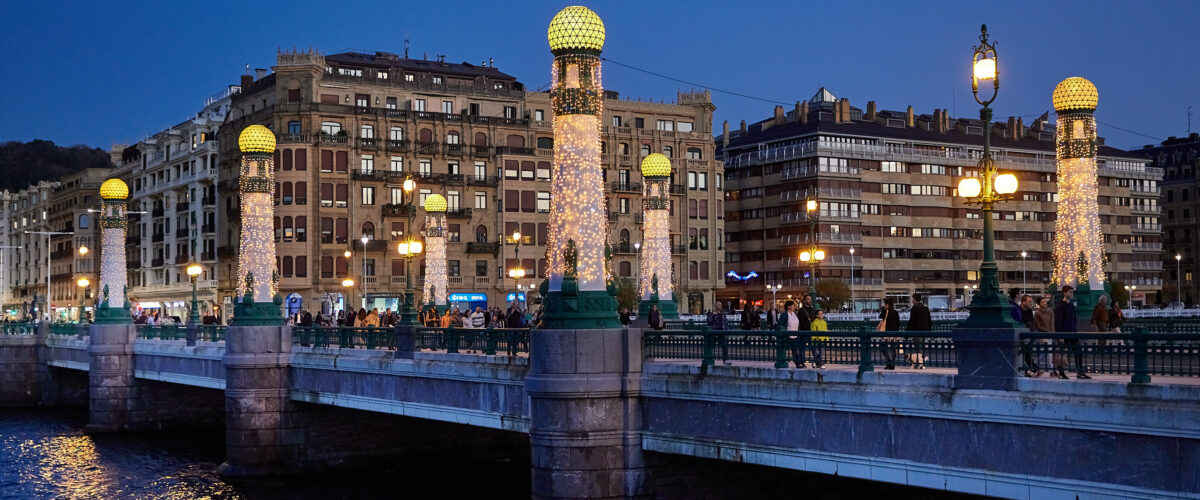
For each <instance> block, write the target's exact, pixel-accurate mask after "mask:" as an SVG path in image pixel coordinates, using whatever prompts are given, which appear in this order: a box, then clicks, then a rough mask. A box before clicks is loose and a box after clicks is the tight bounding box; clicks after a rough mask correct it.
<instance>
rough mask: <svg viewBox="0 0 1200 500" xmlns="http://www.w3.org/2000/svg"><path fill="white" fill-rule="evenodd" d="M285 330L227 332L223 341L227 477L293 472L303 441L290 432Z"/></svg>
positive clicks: (222, 470)
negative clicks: (298, 449) (291, 467)
mask: <svg viewBox="0 0 1200 500" xmlns="http://www.w3.org/2000/svg"><path fill="white" fill-rule="evenodd" d="M291 351H292V329H291V327H288V326H283V325H280V326H230V327H229V328H228V333H227V334H226V337H225V354H224V357H223V358H222V359H221V363H222V365H224V366H225V463H223V464H221V466H220V467H219V468H218V469H217V473H218V474H220V475H222V476H228V477H244V476H266V475H280V474H287V473H289V472H293V471H292V470H290V468H289V467H288V465H295V458H296V455H297V450H296V449H297V448H298V447H299V445H300V443H299V442H298V441H301V440H302V439H303V438H302V437H301V435H302V432H300V430H298V429H290V428H289V426H291V425H292V424H293V423H294V419H293V418H291V415H290V410H291V403H290V401H289V398H288V392H289V390H290V387H291V376H290V373H289V370H290V368H289V359H290V357H291Z"/></svg>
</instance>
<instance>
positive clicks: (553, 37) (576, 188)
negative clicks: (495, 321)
mask: <svg viewBox="0 0 1200 500" xmlns="http://www.w3.org/2000/svg"><path fill="white" fill-rule="evenodd" d="M547 38H548V39H549V41H550V52H551V53H553V54H554V65H553V72H552V73H553V74H552V76H551V79H552V88H551V90H550V99H551V105H552V107H553V108H554V171H553V173H552V175H551V179H552V185H551V188H550V189H551V191H550V199H551V207H550V234H549V237H550V238H549V239H550V241H549V244H548V245H547V246H546V253H547V259H548V261H549V269H548V272H549V275H550V279H549V280H548V282H549V283H548V285H547V294H546V297H545V301H544V302H545V308H546V310H545V317H546V318H547V325H548V326H549V327H550V328H605V327H616V326H619V325H620V323H619V322H618V321H617V316H616V301H615V300H613V298H612V297H611V296H609V295H608V293H607V291H606V282H605V275H604V243H605V235H606V230H607V228H608V218H607V217H608V214H607V213H605V207H604V186H603V179H602V175H601V167H600V117H601V116H602V114H603V107H604V106H603V105H604V90H603V88H602V87H601V85H600V50H601V49H602V48H603V47H604V23H603V22H602V21H601V20H600V17H599V16H597V15H596V13H595V12H592V11H591V10H589V9H587V8H586V7H578V6H575V7H567V8H565V9H563V10H562V11H560V12H559V13H558V14H557V15H555V16H554V19H553V20H551V21H550V28H549V30H548V31H547Z"/></svg>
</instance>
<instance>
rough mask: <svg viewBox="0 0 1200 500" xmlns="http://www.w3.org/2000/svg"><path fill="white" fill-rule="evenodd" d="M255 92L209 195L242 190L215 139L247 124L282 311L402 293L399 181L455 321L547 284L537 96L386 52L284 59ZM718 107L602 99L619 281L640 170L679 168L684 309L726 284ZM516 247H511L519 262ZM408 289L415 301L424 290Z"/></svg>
mask: <svg viewBox="0 0 1200 500" xmlns="http://www.w3.org/2000/svg"><path fill="white" fill-rule="evenodd" d="M256 76H257V77H251V76H249V75H248V76H245V77H243V82H242V88H243V90H242V93H241V94H239V95H237V96H235V97H234V99H233V103H232V111H231V113H230V116H229V117H228V119H227V120H226V123H225V125H224V126H222V128H221V131H220V135H221V138H222V140H221V141H220V144H221V151H220V162H221V163H220V179H221V185H223V186H224V185H232V183H235V182H237V178H236V175H237V168H236V167H237V165H238V158H239V157H238V151H237V148H236V141H233V140H225V138H231V139H232V138H234V137H236V135H237V134H238V133H239V132H240V131H241V130H242V129H243V128H245V127H246V126H248V125H251V124H262V125H266V126H267V127H269V128H271V129H272V130H273V131H275V133H276V135H277V137H278V140H277V142H278V146H277V152H276V162H275V164H276V169H277V172H276V180H277V182H278V185H277V186H276V190H275V191H276V192H275V195H276V209H275V216H276V240H277V242H278V243H277V249H278V250H277V255H278V263H277V264H278V269H279V271H280V281H279V288H280V290H281V292H282V294H283V295H284V296H285V297H286V299H285V300H286V302H285V306H286V308H287V309H289V311H295V310H297V309H299V308H301V307H312V311H313V312H314V313H315V312H317V311H319V310H321V309H322V305H323V304H329V306H331V307H332V308H333V309H340V308H342V307H344V306H346V305H350V306H352V307H354V308H358V307H363V306H365V307H366V308H367V309H370V308H372V307H378V308H380V309H383V308H390V309H393V310H394V309H395V308H396V307H397V301H398V299H399V298H400V297H401V293H402V292H403V288H404V283H405V277H404V274H403V273H404V264H403V260H402V259H401V258H400V256H399V255H398V254H397V253H396V249H395V244H394V243H395V242H398V241H399V240H400V239H401V238H402V237H404V235H405V234H406V231H412V230H418V231H419V230H420V229H421V228H420V227H419V226H420V225H421V224H422V221H423V220H424V217H423V211H422V210H420V209H418V210H417V212H418V214H417V215H418V216H417V218H416V219H415V221H416V225H417V226H418V227H416V228H411V227H408V226H407V225H408V223H409V222H408V220H409V219H408V216H407V214H406V213H404V212H403V210H402V208H401V205H400V200H401V195H402V191H401V184H402V183H403V181H404V180H405V179H406V178H408V177H410V176H411V178H412V179H414V180H415V181H416V183H417V190H416V195H417V201H416V203H417V205H423V202H424V199H425V197H427V196H428V195H430V194H434V193H437V194H441V195H442V196H444V197H445V198H446V200H447V211H446V217H447V228H446V234H447V269H448V272H449V276H450V277H449V288H450V293H451V300H450V302H451V305H459V306H464V305H468V304H469V305H483V304H484V303H486V304H488V305H503V304H504V303H505V302H507V299H508V295H509V294H510V293H512V294H516V293H518V287H517V285H518V284H519V285H520V286H521V288H520V290H524V291H527V290H529V289H530V288H531V287H534V286H535V285H536V284H538V283H540V282H541V278H542V277H543V276H544V271H545V255H544V254H545V246H544V245H545V243H546V240H547V234H548V227H547V226H548V219H549V217H548V213H549V208H550V199H549V194H550V183H549V176H550V163H551V162H552V161H553V158H554V156H553V141H554V137H553V128H552V122H551V120H552V113H551V107H550V101H549V97H548V95H547V94H545V93H541V92H528V91H526V89H525V87H524V85H523V84H522V83H520V82H519V81H517V79H516V78H514V77H513V76H510V75H507V74H505V73H503V72H501V71H500V70H499V69H497V68H495V67H493V66H492V65H490V64H479V65H474V64H469V63H448V62H444V61H442V60H436V61H434V60H423V59H422V60H416V59H408V58H406V57H403V56H398V55H395V54H388V53H383V52H376V53H371V54H364V53H354V52H348V53H341V54H332V55H328V56H323V55H321V54H317V53H314V52H289V53H281V54H279V55H278V58H277V64H276V66H275V67H274V71H273V72H271V73H269V74H268V73H267V72H266V71H265V70H262V71H260V73H259V74H258V75H256ZM714 109H715V108H714V107H713V105H712V103H711V98H710V96H709V95H708V94H707V93H681V94H680V95H679V96H678V98H677V102H676V103H674V104H666V103H650V102H642V101H635V100H628V99H620V98H619V97H618V95H617V94H616V93H614V92H609V93H607V99H606V101H605V104H604V118H603V124H604V127H603V130H602V143H603V144H602V148H603V160H604V168H605V183H606V186H605V187H606V193H607V198H608V200H607V202H608V207H607V211H608V212H609V215H608V220H609V228H608V229H609V231H608V232H609V239H610V242H611V244H612V248H613V258H612V266H613V271H614V273H615V274H616V276H617V277H618V278H624V277H628V278H630V279H634V278H635V274H636V273H635V272H634V269H636V262H635V261H636V259H637V255H636V251H635V246H634V244H635V243H637V242H639V241H640V240H641V228H640V222H641V218H640V212H641V210H640V206H641V203H640V192H641V179H640V174H639V173H638V172H639V171H638V169H637V165H638V162H639V161H640V158H641V157H643V156H646V155H648V154H650V153H651V152H660V153H664V154H667V155H668V156H670V157H671V158H672V163H673V164H674V166H675V169H676V173H675V177H674V180H673V183H672V184H673V192H674V196H673V197H672V201H673V204H674V205H676V206H675V208H674V211H673V212H672V213H673V224H672V230H673V234H672V241H673V242H674V243H675V266H676V282H677V283H678V287H677V289H678V290H680V294H681V295H682V297H683V298H682V300H681V302H682V304H681V306H682V307H688V306H692V307H693V308H694V309H699V308H700V307H701V305H702V304H704V303H706V302H707V301H708V299H710V298H711V297H712V293H713V290H714V289H715V288H719V287H721V286H722V284H723V281H722V280H721V279H720V277H719V275H720V266H721V260H722V259H723V257H722V255H723V252H722V251H721V245H720V243H719V242H720V241H721V239H720V232H721V230H720V228H721V220H720V219H721V216H722V214H723V211H722V208H721V204H722V201H721V196H720V191H719V190H720V186H721V180H720V179H721V167H720V164H719V163H718V162H716V161H715V159H714V158H715V157H714V147H713V144H712V140H711V137H712V130H711V123H712V112H713V110H714ZM222 193H228V194H223V195H222V196H221V199H220V200H218V201H219V204H220V209H219V211H220V212H221V213H222V214H224V215H225V216H226V217H227V218H228V219H229V220H230V221H232V222H233V223H234V224H236V221H237V215H238V214H237V210H238V204H237V199H236V194H235V193H234V191H233V190H224V189H223V190H222ZM514 231H519V232H520V233H521V240H520V242H519V243H520V245H519V247H518V246H517V245H516V243H518V242H515V241H512V238H511V235H512V234H513V232H514ZM237 234H238V232H237V229H236V227H233V225H232V224H231V225H230V226H229V227H226V228H225V229H222V230H221V231H220V232H219V234H218V236H219V239H220V243H219V245H218V254H219V257H220V258H221V263H220V266H221V268H222V269H221V272H222V274H221V276H222V278H221V279H222V281H221V283H220V295H221V296H222V300H231V294H232V290H233V289H234V283H233V282H232V280H231V279H229V277H231V276H232V275H233V274H234V273H233V272H232V270H233V269H234V266H235V265H236V262H235V259H234V258H232V257H234V256H233V255H232V249H233V248H236V245H237V240H236V238H237ZM364 235H365V236H366V237H367V238H368V242H367V244H366V245H365V247H364V245H363V244H362V243H361V242H360V241H359V238H360V237H362V236H364ZM710 240H711V241H712V243H711V244H710V243H709V242H710ZM347 251H349V252H350V258H349V259H347V258H346V257H345V252H347ZM413 264H414V266H413V270H414V272H421V271H420V269H423V268H424V265H423V261H422V260H421V257H418V258H417V259H416V260H414V262H413ZM517 267H519V268H522V269H524V270H525V271H526V277H525V278H524V279H523V280H520V282H519V283H516V282H514V281H515V280H514V279H512V278H509V277H508V270H509V269H513V268H517ZM343 278H352V279H354V281H355V285H354V287H352V288H351V289H346V288H344V287H343V286H342V280H343ZM414 278H416V279H414V286H415V287H417V288H418V289H419V288H420V282H421V281H420V277H419V276H417V277H414ZM530 298H531V299H533V297H530ZM419 299H420V298H419V297H418V300H419ZM325 310H329V309H328V308H326V309H325Z"/></svg>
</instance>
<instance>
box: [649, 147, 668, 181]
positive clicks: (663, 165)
mask: <svg viewBox="0 0 1200 500" xmlns="http://www.w3.org/2000/svg"><path fill="white" fill-rule="evenodd" d="M670 176H671V159H670V158H667V157H666V156H665V155H663V154H660V153H653V154H651V155H649V156H647V157H645V158H642V177H670Z"/></svg>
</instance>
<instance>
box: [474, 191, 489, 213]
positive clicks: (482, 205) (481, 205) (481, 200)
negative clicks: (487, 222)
mask: <svg viewBox="0 0 1200 500" xmlns="http://www.w3.org/2000/svg"><path fill="white" fill-rule="evenodd" d="M475 209H476V210H486V209H487V193H485V192H483V191H476V192H475Z"/></svg>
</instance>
